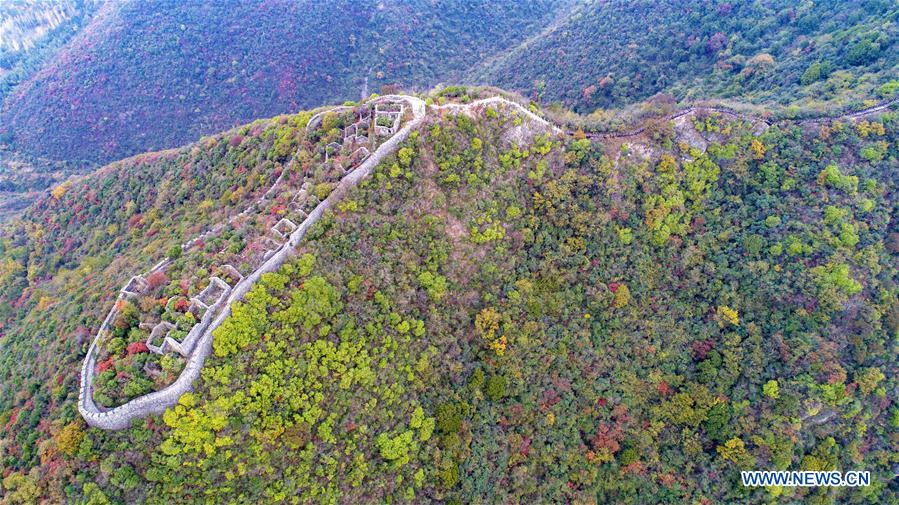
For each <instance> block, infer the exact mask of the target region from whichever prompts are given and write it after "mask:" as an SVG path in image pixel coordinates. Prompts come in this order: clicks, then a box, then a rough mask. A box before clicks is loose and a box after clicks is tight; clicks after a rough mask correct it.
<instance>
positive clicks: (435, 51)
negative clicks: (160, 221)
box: [0, 0, 566, 162]
mask: <svg viewBox="0 0 899 505" xmlns="http://www.w3.org/2000/svg"><path fill="white" fill-rule="evenodd" d="M565 3H566V2H565V1H562V0H539V1H536V2H514V1H501V2H496V1H478V2H440V3H434V2H430V1H423V0H414V1H402V2H399V1H386V2H384V1H374V0H362V1H359V0H354V1H344V0H339V1H330V2H319V1H302V2H295V1H284V0H276V1H247V2H181V1H172V0H153V1H150V2H147V1H135V0H128V1H122V2H115V3H113V4H111V5H107V6H106V7H107V8H105V9H104V10H103V12H102V15H99V16H97V17H96V18H94V20H93V22H92V23H91V24H90V25H89V26H87V27H86V28H84V29H83V30H81V33H80V34H79V35H78V36H76V37H75V38H74V39H73V40H72V41H71V43H69V44H68V45H66V46H65V47H63V48H62V49H61V50H60V51H59V52H58V53H57V54H56V56H55V58H53V59H52V60H51V61H49V62H48V63H47V64H46V65H45V67H44V68H43V69H42V70H41V71H40V72H38V73H37V74H36V75H34V76H33V77H32V78H31V79H30V80H28V81H27V82H24V83H22V84H21V85H19V86H18V87H17V88H15V90H14V91H13V92H12V93H11V94H10V95H9V96H7V97H6V99H5V100H4V101H3V104H2V108H0V142H3V140H4V139H6V140H7V141H8V142H11V145H12V146H13V148H14V149H17V150H20V151H23V152H25V153H28V154H30V155H35V156H42V157H47V158H50V159H57V160H59V159H66V160H86V161H90V162H109V161H112V160H115V159H120V158H123V157H125V156H128V155H132V154H136V153H139V152H143V151H148V150H152V149H161V148H169V147H175V146H178V145H181V144H183V143H185V142H187V141H189V140H192V139H195V138H196V137H198V136H200V135H204V134H208V133H212V132H216V131H220V130H223V129H226V128H229V127H231V126H234V125H235V124H239V123H242V122H246V121H250V120H253V119H255V118H259V117H267V116H272V115H275V114H281V113H287V112H292V111H296V110H298V109H301V108H305V107H313V106H318V105H322V104H325V103H332V102H340V101H343V100H348V99H357V98H358V97H359V96H360V93H363V89H364V88H365V83H366V82H368V83H369V84H368V87H369V89H371V90H372V91H378V90H379V88H380V86H381V85H383V84H395V83H401V84H405V85H408V86H419V87H422V88H427V87H430V86H432V85H433V84H436V83H437V82H439V80H442V79H450V80H458V79H459V78H460V77H461V76H462V74H463V73H464V71H466V70H468V69H469V67H470V66H471V63H472V62H473V61H479V60H481V59H483V58H485V57H488V56H490V55H492V54H495V53H496V52H498V51H501V50H504V49H508V48H510V47H512V46H514V45H515V44H517V43H518V42H520V41H521V40H523V39H524V38H525V37H526V36H527V34H528V33H530V32H532V31H535V30H539V29H540V27H541V26H542V24H544V23H545V22H546V21H547V20H548V18H550V17H551V16H552V14H553V13H554V12H555V9H556V7H557V6H559V5H561V4H565Z"/></svg>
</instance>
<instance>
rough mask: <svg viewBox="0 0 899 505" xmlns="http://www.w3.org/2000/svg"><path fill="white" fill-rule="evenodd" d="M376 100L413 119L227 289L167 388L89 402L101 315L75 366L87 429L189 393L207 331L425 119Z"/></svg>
mask: <svg viewBox="0 0 899 505" xmlns="http://www.w3.org/2000/svg"><path fill="white" fill-rule="evenodd" d="M378 100H402V101H406V102H407V103H409V104H410V105H411V106H412V111H413V115H414V117H413V119H412V120H411V121H409V122H408V123H407V124H406V125H405V126H403V128H402V129H400V131H398V132H397V133H396V134H395V135H394V136H392V137H390V138H389V139H387V140H386V141H385V142H384V143H383V144H381V145H380V146H379V147H378V149H377V150H375V152H374V153H373V154H372V155H371V156H370V157H369V158H368V159H366V160H365V161H363V162H362V164H360V165H359V166H358V167H357V168H356V169H355V170H353V171H352V172H350V173H349V174H347V175H346V176H345V177H344V178H343V179H341V181H340V183H339V184H338V185H337V187H336V188H335V189H334V190H333V191H332V192H331V194H330V195H328V197H327V198H325V200H324V201H322V202H321V203H319V204H318V205H317V206H316V207H315V209H313V210H312V212H311V213H310V214H309V216H308V217H307V218H306V219H305V220H304V221H303V222H302V223H301V224H300V225H299V226H298V227H297V229H296V230H294V231H293V232H292V233H291V234H290V238H289V239H288V240H287V242H285V243H284V244H283V245H282V246H281V247H280V248H279V249H278V250H277V251H276V252H275V254H273V255H272V256H271V257H269V258H268V260H266V261H265V263H263V264H262V266H260V267H259V268H257V269H256V271H254V272H253V273H252V274H250V275H248V276H246V277H244V278H243V279H241V280H240V282H238V283H237V284H236V285H235V286H234V288H233V289H232V290H231V293H230V295H229V296H228V298H227V299H226V300H225V303H223V304H222V310H221V312H219V314H218V315H217V316H216V317H215V319H213V321H212V323H210V324H209V326H208V327H207V328H206V329H205V331H204V332H203V334H202V336H200V337H199V340H198V342H197V346H196V349H194V352H193V354H191V355H190V358H188V360H187V364H186V365H185V367H184V370H183V371H182V372H181V375H179V376H178V379H176V380H175V382H173V383H172V384H170V385H169V386H167V387H165V388H163V389H161V390H159V391H155V392H153V393H149V394H147V395H144V396H141V397H138V398H135V399H133V400H131V401H129V402H128V403H125V404H123V405H121V406H119V407H116V408H113V409H110V410H100V408H98V407H97V405H96V403H95V402H94V399H93V378H94V368H95V366H96V348H97V343H98V340H99V339H100V337H101V336H102V335H103V334H104V332H105V331H106V330H107V329H108V327H109V324H110V322H111V320H112V316H113V315H114V313H115V312H114V311H110V313H109V314H108V315H107V316H106V320H105V321H103V324H102V325H101V326H100V330H99V331H98V332H97V335H96V336H95V337H94V340H93V342H91V346H90V348H88V351H87V356H86V357H85V358H84V363H83V364H82V366H81V387H80V390H79V393H78V412H80V413H81V416H82V417H84V420H85V421H87V424H89V425H90V426H93V427H95V428H101V429H105V430H120V429H124V428H127V427H129V426H130V425H131V422H132V421H133V420H134V419H139V418H143V417H146V416H148V415H150V414H161V413H162V412H164V411H165V409H167V408H169V407H171V406H173V405H175V404H176V403H177V402H178V399H179V398H181V395H183V394H184V393H186V392H187V391H190V390H191V388H192V386H193V382H194V381H195V380H196V379H197V378H198V377H199V376H200V371H201V370H202V368H203V363H204V362H205V361H206V358H207V357H208V356H209V353H210V352H212V332H213V331H214V330H215V329H216V328H218V327H219V326H220V325H221V324H222V322H223V321H224V320H225V318H227V317H228V316H229V315H230V314H231V304H232V303H234V302H235V301H238V300H241V299H243V297H244V295H246V293H247V292H248V291H249V290H250V288H251V287H252V286H253V284H255V283H256V281H258V280H259V278H260V277H261V276H262V274H264V273H266V272H274V271H276V270H278V269H279V268H280V267H281V265H283V264H284V262H285V261H287V259H288V258H289V257H290V256H291V255H292V254H293V252H294V250H295V248H296V247H297V245H299V243H300V242H301V241H302V239H303V237H304V236H305V235H306V232H307V231H308V230H309V228H310V227H311V226H312V225H313V224H315V222H316V221H318V220H319V219H320V218H321V216H322V215H323V214H324V213H325V211H327V210H328V209H330V208H331V207H332V206H333V205H334V203H335V202H337V201H338V200H339V199H340V198H342V197H343V195H344V194H346V192H347V191H348V190H349V189H350V188H352V187H353V186H355V185H356V184H358V183H359V181H361V180H362V179H363V178H365V177H366V176H368V174H369V173H371V170H372V169H373V168H374V167H375V166H377V165H378V163H380V162H381V160H383V159H384V157H385V156H388V155H389V154H391V153H393V152H394V151H395V150H396V149H397V147H398V146H399V144H400V143H401V142H403V141H404V140H406V138H407V137H408V136H409V134H410V133H411V132H412V131H413V130H415V129H417V128H418V127H419V126H420V125H421V123H422V122H423V121H424V119H425V105H424V102H422V101H421V100H420V99H418V98H415V97H411V96H400V95H388V96H384V97H380V98H378Z"/></svg>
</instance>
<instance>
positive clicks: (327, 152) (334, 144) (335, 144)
mask: <svg viewBox="0 0 899 505" xmlns="http://www.w3.org/2000/svg"><path fill="white" fill-rule="evenodd" d="M341 149H343V145H342V144H341V143H340V142H331V143H329V144H328V145H326V146H325V163H327V162H328V158H329V156H330V154H331V151H334V153H335V154H337V153H339V152H340V150H341Z"/></svg>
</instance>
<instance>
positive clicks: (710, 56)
mask: <svg viewBox="0 0 899 505" xmlns="http://www.w3.org/2000/svg"><path fill="white" fill-rule="evenodd" d="M897 21H899V7H897V6H896V4H895V2H889V1H882V0H866V1H861V2H843V1H840V0H825V1H817V2H802V3H797V2H791V1H783V0H776V1H771V2H745V1H736V2H718V1H714V2H712V1H709V2H706V1H703V2H686V3H685V2H680V1H670V0H666V1H661V2H659V1H638V2H603V1H590V2H587V3H586V4H584V5H582V6H580V7H578V8H577V9H576V10H575V11H574V12H572V13H571V14H569V15H568V16H567V17H565V19H564V20H562V21H561V22H559V23H557V24H554V25H552V26H551V27H550V28H549V29H547V30H545V31H544V32H542V33H539V34H536V35H535V36H533V37H532V38H530V40H528V41H527V42H525V43H523V44H521V45H519V46H517V47H515V48H514V49H512V50H510V51H507V52H506V53H504V54H503V55H501V56H498V57H496V58H493V59H492V60H490V61H488V62H487V64H485V65H483V66H478V67H474V69H473V71H472V73H471V74H470V76H469V80H471V81H475V82H478V83H484V84H492V85H497V86H502V87H506V88H510V89H515V90H518V91H520V92H522V93H525V94H527V95H529V96H533V97H535V98H539V99H541V100H543V101H545V102H550V101H560V102H562V103H563V104H565V105H566V106H568V107H571V108H574V109H576V110H578V111H581V112H590V111H593V110H594V109H596V108H618V107H622V106H624V105H628V104H631V103H635V102H640V101H642V100H644V99H646V98H648V97H650V96H652V95H655V94H657V93H669V94H672V95H673V96H674V97H675V99H676V100H678V101H694V100H702V99H709V98H721V99H732V100H736V101H739V102H744V103H745V102H749V103H754V104H761V105H764V106H765V108H766V109H768V110H776V109H777V108H780V107H789V106H794V107H798V108H799V109H808V108H811V109H821V110H826V109H832V108H834V107H838V106H845V105H847V104H855V105H857V104H858V103H860V102H862V101H863V100H866V99H873V100H878V99H881V98H883V96H882V95H883V94H885V93H892V92H893V90H895V89H896V85H895V84H893V85H892V86H889V87H887V88H881V87H882V86H883V85H884V84H886V83H888V82H890V80H891V79H892V80H893V82H894V83H895V79H896V76H897V75H899V58H897V55H899V49H897V47H899V45H897V44H899V29H897Z"/></svg>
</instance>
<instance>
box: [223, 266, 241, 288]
mask: <svg viewBox="0 0 899 505" xmlns="http://www.w3.org/2000/svg"><path fill="white" fill-rule="evenodd" d="M218 269H219V271H220V272H223V273H224V274H225V275H227V276H228V277H230V278H231V279H232V280H233V281H234V282H233V283H229V284H231V285H232V286H233V285H234V284H237V283H238V282H240V281H242V280H243V274H241V273H240V270H238V269H236V268H234V267H233V266H231V265H220V266H219V267H218Z"/></svg>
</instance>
